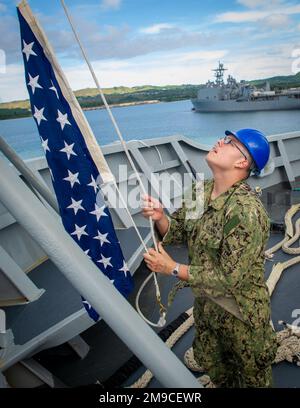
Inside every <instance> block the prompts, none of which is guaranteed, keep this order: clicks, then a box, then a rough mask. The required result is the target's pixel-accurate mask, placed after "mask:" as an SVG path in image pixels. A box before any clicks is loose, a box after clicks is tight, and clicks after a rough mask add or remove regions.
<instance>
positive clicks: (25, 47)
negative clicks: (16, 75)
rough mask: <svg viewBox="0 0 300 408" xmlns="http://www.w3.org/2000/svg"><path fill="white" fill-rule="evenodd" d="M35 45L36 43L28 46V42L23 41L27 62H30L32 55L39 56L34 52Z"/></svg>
mask: <svg viewBox="0 0 300 408" xmlns="http://www.w3.org/2000/svg"><path fill="white" fill-rule="evenodd" d="M33 44H34V42H32V43H30V44H26V42H25V41H24V40H23V45H24V48H23V50H22V52H24V54H26V59H27V61H28V60H29V58H30V55H35V56H37V54H36V53H35V52H34V51H33V50H32V47H33Z"/></svg>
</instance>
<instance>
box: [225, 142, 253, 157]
mask: <svg viewBox="0 0 300 408" xmlns="http://www.w3.org/2000/svg"><path fill="white" fill-rule="evenodd" d="M223 141H224V143H225V144H230V143H231V144H232V145H233V146H235V147H236V148H237V149H238V150H239V151H240V152H241V153H242V155H243V156H244V157H245V159H246V160H248V161H249V159H248V157H247V156H246V155H245V153H244V152H243V151H242V150H241V149H240V148H239V147H238V145H237V144H236V143H234V141H233V140H232V139H231V137H230V136H225V137H224V138H223Z"/></svg>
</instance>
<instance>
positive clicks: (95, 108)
mask: <svg viewBox="0 0 300 408" xmlns="http://www.w3.org/2000/svg"><path fill="white" fill-rule="evenodd" d="M156 103H162V101H159V100H158V99H153V100H150V101H136V102H124V103H114V104H110V105H109V107H110V108H125V107H128V106H137V105H153V104H156ZM81 108H82V110H83V111H91V110H98V109H105V106H104V105H101V106H92V107H81ZM31 116H32V114H31V111H28V114H27V115H25V114H24V115H19V116H13V115H12V116H11V117H8V118H1V117H0V121H2V120H15V119H24V118H29V117H31Z"/></svg>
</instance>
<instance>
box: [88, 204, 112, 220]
mask: <svg viewBox="0 0 300 408" xmlns="http://www.w3.org/2000/svg"><path fill="white" fill-rule="evenodd" d="M104 210H105V205H104V206H103V207H98V205H97V204H95V211H91V212H90V214H93V215H95V216H96V217H97V221H99V220H100V218H101V217H102V216H103V217H108V215H107V214H106V213H105V212H104Z"/></svg>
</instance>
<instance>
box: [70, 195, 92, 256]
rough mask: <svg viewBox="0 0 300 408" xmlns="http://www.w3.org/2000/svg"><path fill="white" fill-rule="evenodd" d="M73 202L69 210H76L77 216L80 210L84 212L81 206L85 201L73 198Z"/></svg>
mask: <svg viewBox="0 0 300 408" xmlns="http://www.w3.org/2000/svg"><path fill="white" fill-rule="evenodd" d="M71 200H72V204H70V205H69V207H67V208H72V210H74V213H75V215H76V214H77V212H78V211H79V210H84V208H83V207H82V205H81V203H82V201H83V200H79V201H75V200H74V199H73V198H72V197H71ZM88 251H89V250H88Z"/></svg>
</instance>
